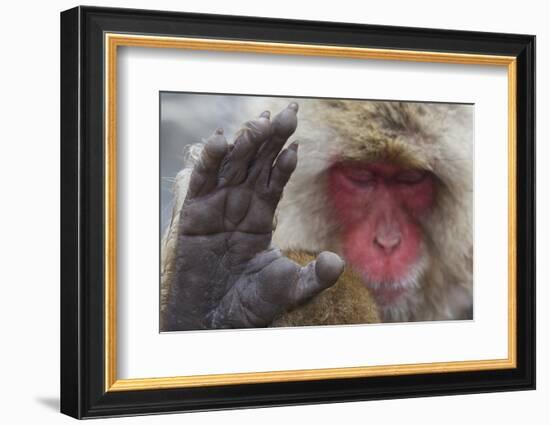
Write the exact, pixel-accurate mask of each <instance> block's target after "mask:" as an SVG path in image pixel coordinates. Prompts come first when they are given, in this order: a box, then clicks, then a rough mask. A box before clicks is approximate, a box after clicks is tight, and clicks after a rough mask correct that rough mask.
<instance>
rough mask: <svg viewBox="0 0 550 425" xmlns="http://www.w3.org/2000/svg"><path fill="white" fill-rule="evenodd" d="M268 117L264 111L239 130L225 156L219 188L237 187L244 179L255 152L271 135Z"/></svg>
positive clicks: (267, 112)
mask: <svg viewBox="0 0 550 425" xmlns="http://www.w3.org/2000/svg"><path fill="white" fill-rule="evenodd" d="M269 117H270V113H269V111H264V112H262V114H261V115H260V116H259V118H257V119H255V120H252V121H248V122H246V123H245V124H244V126H243V128H242V129H241V130H239V132H238V133H237V136H236V138H235V143H234V144H233V149H231V152H230V153H229V154H228V155H227V156H226V158H225V160H224V162H223V165H222V169H221V170H220V173H219V179H218V186H219V187H224V186H231V185H238V184H240V183H242V182H243V181H244V180H245V179H246V176H247V174H248V170H249V168H250V164H251V162H252V160H253V159H254V157H255V156H256V152H258V149H259V148H260V146H261V145H262V143H263V142H264V141H265V140H267V139H268V138H269V136H270V135H271V122H270V120H269Z"/></svg>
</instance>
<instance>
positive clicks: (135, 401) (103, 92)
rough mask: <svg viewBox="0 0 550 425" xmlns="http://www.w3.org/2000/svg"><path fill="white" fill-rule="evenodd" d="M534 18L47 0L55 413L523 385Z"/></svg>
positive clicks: (529, 271)
mask: <svg viewBox="0 0 550 425" xmlns="http://www.w3.org/2000/svg"><path fill="white" fill-rule="evenodd" d="M534 61H535V37H534V36H529V35H517V34H495V33H478V32H465V31H449V30H435V29H418V28H401V27H386V26H368V25H355V24H343V23H328V22H313V21H293V20H278V19H265V18H252V17H238V16H219V15H201V14H188V13H176V12H161V11H144V10H130V9H109V8H94V7H77V8H74V9H71V10H68V11H65V12H63V13H62V14H61V72H62V74H61V113H62V114H61V115H62V123H61V162H62V170H61V172H62V173H61V174H62V178H61V191H62V217H61V219H62V231H61V242H62V244H61V245H62V253H61V254H62V281H61V306H62V309H61V411H62V412H63V413H65V414H68V415H71V416H73V417H76V418H90V417H103V416H120V415H134V414H147V413H163V412H178V411H181V412H184V411H197V410H211V409H226V408H227V409H229V408H240V407H253V406H274V405H291V404H306V403H325V402H336V401H352V400H369V399H382V398H398V397H412V396H428V395H443V394H462V393H475V392H488V391H508V390H521V389H533V388H534V387H535V228H534V227H535V220H534V211H535V210H534V205H535V182H534V176H535V168H534V167H535V151H534V146H535V135H534V122H535V110H534V105H535V98H534V93H535V88H534V84H535V80H534V77H535V75H534V69H535V63H534Z"/></svg>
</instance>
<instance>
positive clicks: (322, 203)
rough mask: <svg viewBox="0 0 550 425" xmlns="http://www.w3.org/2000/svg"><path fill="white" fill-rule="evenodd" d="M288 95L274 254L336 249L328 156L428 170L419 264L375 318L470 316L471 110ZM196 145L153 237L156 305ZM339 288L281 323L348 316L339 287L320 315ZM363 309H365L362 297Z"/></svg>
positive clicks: (169, 268) (279, 103)
mask: <svg viewBox="0 0 550 425" xmlns="http://www.w3.org/2000/svg"><path fill="white" fill-rule="evenodd" d="M288 101H289V100H286V99H285V100H277V99H275V100H272V101H271V102H272V104H270V105H268V107H267V108H266V104H265V102H266V100H265V99H261V98H251V100H250V107H251V109H252V108H254V109H256V112H255V114H254V115H257V111H261V110H263V109H271V110H272V111H278V110H280V109H282V108H283V107H284V106H286V104H287V103H288ZM297 102H298V103H299V105H300V111H299V113H298V129H297V131H296V133H295V135H294V136H293V137H292V138H291V140H290V141H292V140H297V141H299V144H300V148H299V155H298V157H299V160H298V166H297V168H296V171H295V172H294V174H293V175H292V177H291V179H290V181H289V183H288V184H287V186H286V188H285V192H284V196H283V198H282V200H281V202H280V204H279V207H278V210H277V214H276V230H275V232H274V235H273V244H274V245H275V246H277V247H278V248H280V249H281V250H283V251H298V252H311V253H318V252H321V251H323V250H330V251H333V252H336V253H338V254H340V255H341V256H342V247H341V245H340V241H339V239H338V235H339V234H340V232H339V229H338V225H337V223H336V221H335V220H334V219H333V217H332V213H331V211H329V208H328V207H327V205H328V203H327V199H326V190H325V185H326V181H325V176H326V174H327V173H326V171H327V169H328V168H329V167H330V166H331V164H332V163H333V162H334V161H335V160H342V159H345V160H361V161H370V160H381V159H384V160H390V161H393V162H396V163H398V164H401V165H408V166H411V167H414V168H420V169H424V170H429V171H431V172H432V173H433V174H434V175H435V176H436V177H437V179H438V194H437V195H438V196H437V205H436V207H435V209H434V213H433V214H432V215H431V216H430V217H428V218H427V219H426V220H425V223H423V227H424V234H425V235H426V236H427V238H426V240H425V246H424V249H425V250H426V259H425V261H426V262H427V263H426V264H425V267H424V270H423V272H422V274H421V276H420V278H419V282H418V285H417V288H416V289H415V291H412V292H411V293H410V296H409V297H408V298H405V299H402V300H401V303H400V304H399V305H394V306H393V307H392V308H387V309H384V310H381V311H380V312H379V314H380V319H381V320H382V321H384V322H392V321H417V320H446V319H468V318H471V317H472V256H473V252H472V238H473V234H472V215H473V205H472V204H473V199H472V178H473V175H472V167H473V158H472V140H473V134H472V131H473V108H472V107H471V106H465V105H444V104H430V103H403V102H382V101H353V100H318V99H298V100H297ZM243 118H244V119H247V118H249V117H248V116H246V115H245V116H243ZM290 141H289V142H290ZM200 149H201V145H200V144H198V145H193V146H191V147H190V148H189V150H188V163H187V164H186V168H184V170H182V171H181V172H180V173H179V174H178V176H177V178H176V183H175V187H174V192H175V193H174V196H175V201H174V210H173V215H172V222H171V225H170V226H169V228H168V230H167V232H166V234H165V237H164V238H163V241H162V254H161V262H162V266H161V285H162V288H161V308H163V305H164V300H165V297H166V294H167V288H168V286H169V285H170V282H171V280H172V277H173V273H174V268H173V267H174V265H173V255H174V251H175V240H176V229H177V221H178V216H179V210H180V209H181V204H182V203H183V200H184V198H185V194H186V190H187V185H188V181H189V175H190V170H191V168H192V164H193V162H194V160H196V158H197V157H198V154H199V152H200ZM344 286H345V285H344ZM341 287H342V286H341V285H340V283H338V284H337V285H336V286H335V288H334V289H332V290H330V291H331V292H329V294H330V295H325V294H321V295H320V296H319V297H325V298H324V299H323V301H319V302H316V303H313V304H311V303H310V304H308V305H307V306H305V307H301V308H303V309H305V310H304V312H303V313H300V314H296V316H295V317H300V319H299V320H298V319H296V321H294V322H289V323H292V324H293V325H297V324H304V325H305V324H311V323H312V321H313V319H312V318H314V317H315V318H318V320H322V321H323V322H324V323H334V322H335V321H338V322H339V323H357V322H355V320H357V317H358V316H356V315H357V309H356V308H355V307H354V306H353V304H354V303H355V301H356V300H357V299H362V298H361V297H357V298H356V295H357V292H356V291H351V292H349V294H350V295H351V294H353V295H352V296H350V298H349V302H350V307H349V309H347V308H344V307H338V308H331V309H330V310H329V311H330V312H329V313H328V312H327V304H328V303H329V300H334V302H338V303H339V305H340V306H342V305H343V303H345V302H343V301H342V300H343V299H344V298H345V297H347V292H345V291H347V289H345V290H343V291H344V292H342V294H340V293H339V291H340V290H341V289H339V288H341ZM345 288H347V286H345ZM365 291H366V290H365ZM325 292H328V291H325ZM327 297H328V298H327ZM336 300H337V301H336ZM365 309H366V310H370V309H371V306H370V304H368V305H367V306H366V307H365ZM345 311H350V312H351V313H350V317H343V316H344V315H345V313H344V312H345ZM365 314H366V315H367V316H369V314H368V313H365ZM327 315H335V316H334V318H330V317H328V316H327ZM365 317H366V316H365ZM369 317H371V316H369ZM289 320H290V319H289ZM315 320H317V319H315ZM369 320H370V319H369Z"/></svg>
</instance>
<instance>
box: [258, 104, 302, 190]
mask: <svg viewBox="0 0 550 425" xmlns="http://www.w3.org/2000/svg"><path fill="white" fill-rule="evenodd" d="M297 112H298V104H297V103H296V102H291V103H290V104H289V105H288V106H287V107H286V108H285V109H283V110H282V111H281V112H279V113H278V114H277V115H276V116H275V117H274V118H273V120H272V122H271V127H272V136H271V138H270V139H269V140H267V141H266V142H265V143H264V144H263V145H262V147H261V149H260V150H259V152H258V155H257V156H256V160H255V161H254V164H253V165H252V168H251V172H250V175H251V178H254V179H258V183H260V182H263V184H266V185H267V182H268V179H269V175H270V174H271V168H272V166H273V161H274V160H275V158H277V155H279V152H281V149H282V148H283V146H284V145H285V143H286V141H287V140H288V138H289V137H290V136H291V135H292V133H294V131H296V127H297V126H298V117H297V115H296V114H297Z"/></svg>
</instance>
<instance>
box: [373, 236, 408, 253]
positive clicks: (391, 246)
mask: <svg viewBox="0 0 550 425" xmlns="http://www.w3.org/2000/svg"><path fill="white" fill-rule="evenodd" d="M374 243H375V244H376V245H378V246H379V247H380V248H382V249H383V250H384V251H386V253H388V254H389V253H391V252H392V251H394V250H395V249H396V248H397V247H398V246H399V244H400V243H401V236H399V235H391V236H382V235H377V236H376V237H375V238H374Z"/></svg>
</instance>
